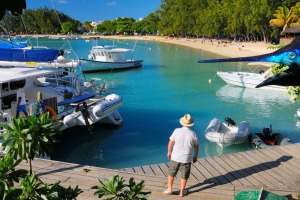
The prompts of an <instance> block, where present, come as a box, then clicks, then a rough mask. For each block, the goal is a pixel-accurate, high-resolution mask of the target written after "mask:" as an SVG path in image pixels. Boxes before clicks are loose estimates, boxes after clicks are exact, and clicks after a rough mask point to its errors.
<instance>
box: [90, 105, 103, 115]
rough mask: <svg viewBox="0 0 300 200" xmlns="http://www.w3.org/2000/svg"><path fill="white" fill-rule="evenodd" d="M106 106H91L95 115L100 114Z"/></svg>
mask: <svg viewBox="0 0 300 200" xmlns="http://www.w3.org/2000/svg"><path fill="white" fill-rule="evenodd" d="M105 108H106V106H105V104H98V105H96V106H95V107H94V108H93V114H94V115H96V116H97V117H101V116H102V112H103V111H104V109H105Z"/></svg>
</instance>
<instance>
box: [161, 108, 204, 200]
mask: <svg viewBox="0 0 300 200" xmlns="http://www.w3.org/2000/svg"><path fill="white" fill-rule="evenodd" d="M179 122H180V124H181V125H182V127H181V128H176V129H175V130H174V131H173V133H172V135H171V136H170V141H169V144H168V154H167V157H168V158H169V159H170V165H169V176H168V189H167V190H165V191H164V192H163V194H172V193H173V190H172V187H173V182H174V177H175V176H176V175H177V172H178V171H179V170H180V172H181V186H180V192H179V195H180V196H181V197H183V196H185V195H187V194H188V191H187V190H185V186H186V183H187V180H188V178H189V176H190V173H191V163H192V161H193V162H194V163H195V162H197V157H198V151H199V145H198V138H197V135H196V133H195V132H194V131H193V130H192V129H190V127H192V126H193V125H194V119H193V118H192V117H191V115H189V114H185V115H184V116H183V117H182V118H180V120H179ZM193 149H194V157H192V151H193Z"/></svg>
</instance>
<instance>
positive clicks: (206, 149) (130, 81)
mask: <svg viewBox="0 0 300 200" xmlns="http://www.w3.org/2000/svg"><path fill="white" fill-rule="evenodd" d="M31 42H32V44H33V45H35V44H37V42H38V44H39V45H47V46H48V47H51V46H52V47H56V48H59V47H63V48H64V49H68V48H70V47H71V48H72V49H73V50H74V51H75V53H76V55H74V54H71V57H73V58H76V57H85V58H87V55H88V53H89V51H90V49H91V48H92V46H93V45H95V44H96V41H93V40H90V42H86V41H85V40H71V41H70V44H71V45H70V46H69V45H68V43H67V41H66V40H50V39H47V40H46V39H43V40H42V39H39V40H38V41H37V40H35V39H31ZM97 43H98V45H100V44H109V45H111V44H112V41H111V40H98V41H97ZM114 43H115V45H117V46H118V47H129V48H132V47H133V46H134V44H135V41H125V40H116V41H115V42H114ZM199 45H201V44H199ZM220 48H221V47H220ZM135 50H136V51H135V58H136V59H143V60H144V63H143V67H142V68H138V69H132V70H125V71H112V72H101V73H93V74H86V77H88V78H92V77H97V78H101V79H102V80H104V81H105V82H106V83H107V86H108V89H107V93H116V94H119V95H121V96H122V97H123V100H124V103H123V105H122V107H121V108H120V109H119V112H120V114H121V115H122V117H123V120H124V125H123V126H122V127H112V126H99V125H98V126H95V127H94V132H93V134H89V133H88V131H86V130H85V128H84V127H81V128H78V127H76V128H73V129H70V130H68V131H66V132H65V133H64V135H63V136H61V137H60V138H59V139H60V141H61V142H60V143H59V144H57V145H56V146H55V153H54V155H52V156H51V159H54V160H60V161H66V162H72V163H79V164H84V165H93V166H98V167H105V168H113V169H119V168H126V167H133V166H140V165H150V164H156V163H163V162H168V159H167V156H166V155H167V144H168V140H169V136H170V135H171V133H172V132H173V130H174V128H176V127H180V124H179V118H180V117H182V116H183V115H184V114H186V113H190V114H191V115H192V116H193V118H194V119H195V125H194V127H193V129H194V130H195V131H196V132H197V134H198V138H199V140H200V153H199V157H205V156H214V155H221V154H228V153H233V152H240V151H247V150H250V149H253V147H252V146H251V144H250V142H246V143H244V144H240V145H232V146H230V147H228V148H224V149H221V148H219V147H218V146H217V145H216V144H214V143H211V142H209V141H207V140H206V139H205V136H204V134H203V132H204V130H205V129H206V127H207V125H208V124H209V122H210V120H211V119H213V118H219V119H221V120H223V119H224V118H225V117H231V118H232V119H234V120H235V121H236V122H241V121H244V120H245V121H247V122H249V124H250V126H251V132H260V131H262V128H263V127H269V126H270V125H272V128H273V132H280V133H284V134H286V135H287V136H288V137H290V138H291V139H292V141H293V142H300V129H299V127H297V126H296V123H297V120H298V119H297V118H296V117H295V116H294V115H295V113H296V110H297V108H298V107H299V103H297V102H296V103H292V102H290V100H289V96H288V95H286V94H285V93H280V92H274V91H264V90H258V89H248V88H240V87H235V86H231V85H227V84H226V83H225V82H223V81H222V80H221V79H220V78H219V77H217V76H216V71H217V70H222V71H231V70H240V71H249V68H248V67H247V65H246V64H243V63H222V64H197V63H196V61H197V60H198V59H208V58H221V57H222V56H219V55H215V54H212V53H207V52H205V51H201V50H195V49H189V48H187V47H181V46H175V45H168V44H164V43H157V42H145V41H138V42H137V43H136V47H135ZM237 53H238V51H237ZM237 55H238V54H237ZM209 79H211V84H210V83H209ZM299 120H300V119H299Z"/></svg>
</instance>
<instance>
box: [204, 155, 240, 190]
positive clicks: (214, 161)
mask: <svg viewBox="0 0 300 200" xmlns="http://www.w3.org/2000/svg"><path fill="white" fill-rule="evenodd" d="M205 159H206V160H207V161H208V162H209V163H210V164H211V165H213V166H214V168H215V169H216V170H217V171H218V172H219V173H220V174H222V176H223V177H224V178H226V179H227V180H228V183H231V184H235V185H242V183H241V182H240V181H239V180H238V179H236V178H235V177H234V176H233V174H232V173H230V171H231V169H229V168H228V167H227V169H225V167H224V165H222V164H225V163H224V162H223V161H222V160H221V159H219V158H218V157H217V156H213V157H206V158H205ZM217 161H222V163H218V162H217ZM225 165H227V164H225Z"/></svg>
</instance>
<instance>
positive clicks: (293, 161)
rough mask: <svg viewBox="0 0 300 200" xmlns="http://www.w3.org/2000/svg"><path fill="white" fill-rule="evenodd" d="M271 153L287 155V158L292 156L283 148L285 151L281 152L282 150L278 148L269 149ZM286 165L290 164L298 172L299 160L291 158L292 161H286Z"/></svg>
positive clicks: (299, 167)
mask: <svg viewBox="0 0 300 200" xmlns="http://www.w3.org/2000/svg"><path fill="white" fill-rule="evenodd" d="M269 150H271V151H272V153H273V154H276V155H277V154H279V155H282V156H285V155H288V156H293V155H291V154H288V152H289V151H288V150H287V149H286V148H285V150H286V151H284V150H283V148H281V147H278V148H271V149H269ZM287 163H289V164H291V165H292V166H293V167H295V168H298V169H299V170H300V159H298V158H296V157H294V156H293V158H292V159H290V160H288V161H287Z"/></svg>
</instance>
